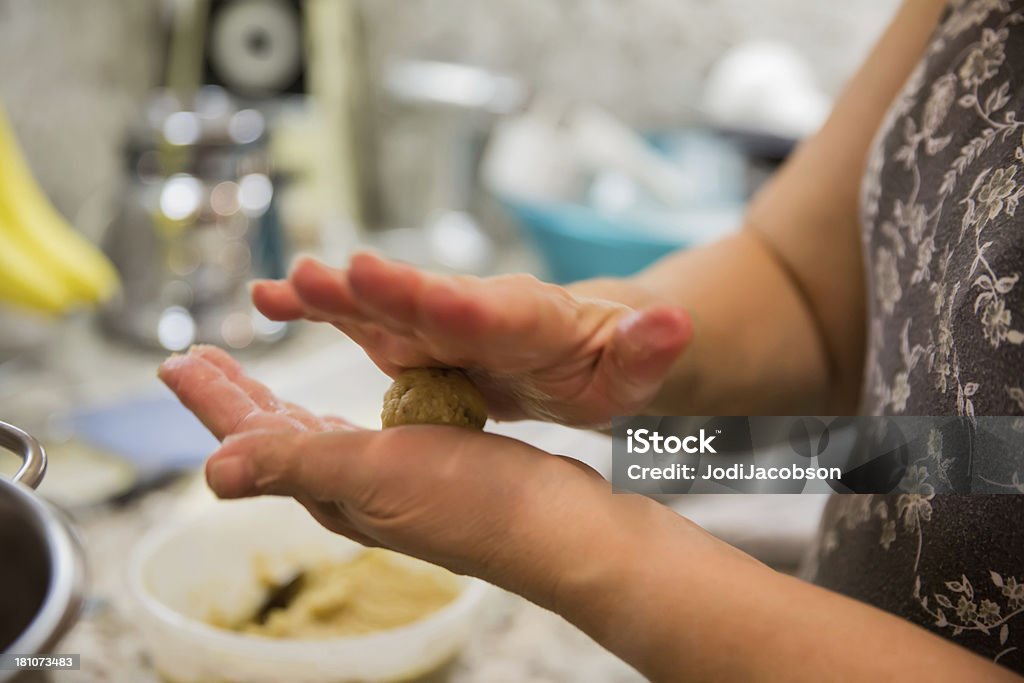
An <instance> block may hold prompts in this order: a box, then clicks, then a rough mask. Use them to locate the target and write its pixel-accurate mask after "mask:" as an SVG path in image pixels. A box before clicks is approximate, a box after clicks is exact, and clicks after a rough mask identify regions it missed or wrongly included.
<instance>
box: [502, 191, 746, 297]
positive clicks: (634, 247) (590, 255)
mask: <svg viewBox="0 0 1024 683" xmlns="http://www.w3.org/2000/svg"><path fill="white" fill-rule="evenodd" d="M502 204H503V205H504V206H505V207H506V208H507V209H508V211H509V212H510V213H511V214H512V215H513V216H514V217H515V218H516V220H517V221H518V222H519V224H520V225H521V226H522V228H523V229H524V231H525V232H526V235H527V237H528V238H529V240H530V241H531V242H532V243H533V244H534V246H536V248H537V250H538V251H539V252H540V255H541V257H542V258H543V260H544V264H545V266H546V267H547V271H548V272H547V275H548V277H549V279H551V280H553V281H555V282H561V283H564V282H573V281H576V280H585V279H588V278H594V277H625V276H628V275H632V274H634V273H636V272H637V271H640V270H643V269H644V268H646V267H647V266H649V265H650V264H652V263H654V262H655V261H657V260H658V259H660V258H661V257H663V256H666V255H667V254H670V253H672V252H674V251H678V250H680V249H685V248H688V247H692V246H696V245H698V244H701V243H704V242H708V241H710V240H712V239H714V238H716V237H719V236H721V235H722V234H725V233H726V232H729V231H731V230H733V229H734V228H735V227H737V226H738V225H739V220H740V218H741V215H742V211H741V207H740V206H736V205H725V206H718V207H705V208H701V209H694V210H692V211H686V212H681V213H665V214H660V213H659V214H648V215H643V214H629V215H621V216H618V215H610V214H605V213H602V212H600V211H598V210H596V209H594V208H591V207H589V206H586V205H583V204H572V203H567V202H536V201H525V200H522V199H511V198H507V197H506V198H503V200H502Z"/></svg>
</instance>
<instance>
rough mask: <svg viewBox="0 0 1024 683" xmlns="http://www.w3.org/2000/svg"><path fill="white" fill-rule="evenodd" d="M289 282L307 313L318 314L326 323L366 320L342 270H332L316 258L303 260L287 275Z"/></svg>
mask: <svg viewBox="0 0 1024 683" xmlns="http://www.w3.org/2000/svg"><path fill="white" fill-rule="evenodd" d="M288 283H289V284H290V285H291V287H292V291H293V293H294V295H295V296H296V297H297V298H298V299H299V301H300V302H301V303H302V305H303V307H304V308H305V309H306V310H307V311H309V310H313V311H316V312H317V313H318V314H320V315H321V317H322V318H324V319H326V320H332V321H333V320H335V319H338V318H343V319H346V320H365V319H366V316H365V315H364V314H363V312H362V311H361V310H360V307H359V306H358V304H357V302H356V300H355V295H354V294H353V292H352V290H351V289H350V288H349V282H348V277H347V275H346V273H345V271H343V270H338V269H336V268H331V267H329V266H327V265H324V264H323V263H320V262H319V261H317V260H315V259H311V258H303V259H300V260H299V262H298V263H297V264H296V265H295V268H294V270H292V273H291V275H289V276H288Z"/></svg>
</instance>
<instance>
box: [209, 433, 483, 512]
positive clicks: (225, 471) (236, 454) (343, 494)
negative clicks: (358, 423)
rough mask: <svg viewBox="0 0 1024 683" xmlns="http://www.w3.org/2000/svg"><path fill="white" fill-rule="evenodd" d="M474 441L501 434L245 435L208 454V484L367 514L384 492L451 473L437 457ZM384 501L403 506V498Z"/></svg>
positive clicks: (239, 494) (228, 491)
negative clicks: (332, 503) (415, 453)
mask: <svg viewBox="0 0 1024 683" xmlns="http://www.w3.org/2000/svg"><path fill="white" fill-rule="evenodd" d="M480 438H489V439H495V438H500V437H494V436H493V435H485V434H483V433H478V432H470V431H468V430H459V429H453V428H450V427H449V428H446V427H436V426H434V427H430V426H415V427H400V428H395V429H392V430H386V431H383V432H379V431H373V430H352V431H332V432H321V433H309V432H303V433H295V432H289V431H283V430H260V431H250V432H245V433H241V434H237V435H234V436H232V437H231V438H230V439H226V440H225V441H224V443H223V444H222V445H221V447H220V448H219V449H218V450H217V452H216V453H214V454H213V455H212V456H210V458H209V460H208V461H207V467H206V475H207V482H208V483H209V485H210V488H211V489H213V491H214V492H215V493H216V494H217V495H218V496H220V497H222V498H243V497H248V496H256V495H263V494H273V495H290V496H305V497H309V498H312V499H313V500H323V501H341V502H345V503H351V504H353V505H355V506H357V507H360V509H363V510H364V511H365V507H366V506H369V505H370V504H371V502H372V501H376V500H377V499H378V496H379V495H380V494H381V492H382V491H386V490H389V489H402V488H403V486H404V484H405V483H408V482H410V481H415V480H416V479H417V478H422V477H423V476H425V473H426V472H427V471H431V472H434V474H436V475H437V476H438V477H442V476H455V475H454V474H452V473H450V472H449V473H445V472H444V471H436V470H435V467H437V466H438V464H439V460H440V459H443V458H448V457H451V455H450V454H451V452H452V451H454V450H457V449H458V448H459V447H461V446H464V445H466V443H467V441H471V440H473V439H480ZM417 448H420V449H423V450H422V452H421V453H420V455H423V454H429V455H428V456H426V457H416V458H410V457H409V455H410V453H411V452H412V451H413V450H415V449H417ZM440 469H441V470H444V468H443V467H441V468H440ZM388 498H389V499H397V500H399V501H401V500H404V495H402V494H401V493H400V494H398V495H397V496H388Z"/></svg>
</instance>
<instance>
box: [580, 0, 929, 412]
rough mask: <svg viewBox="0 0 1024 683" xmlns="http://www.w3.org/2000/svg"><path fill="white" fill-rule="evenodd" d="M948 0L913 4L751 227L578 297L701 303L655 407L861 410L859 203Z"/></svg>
mask: <svg viewBox="0 0 1024 683" xmlns="http://www.w3.org/2000/svg"><path fill="white" fill-rule="evenodd" d="M943 6H944V3H943V2H942V1H941V0H908V1H907V2H905V3H904V5H903V6H902V7H901V9H900V10H899V12H898V14H897V15H896V17H895V18H894V19H893V21H892V22H891V24H890V26H889V28H888V30H887V31H886V32H885V34H884V35H883V36H882V38H881V39H880V40H879V42H878V44H877V45H876V46H875V49H874V51H873V52H872V54H871V55H870V57H869V58H868V59H867V61H866V62H865V64H864V65H863V66H862V67H861V69H860V71H859V73H857V75H856V76H855V77H854V78H853V79H852V80H851V82H850V83H849V84H848V86H847V87H846V89H845V91H844V92H843V94H842V95H841V97H840V98H839V100H838V101H837V103H836V106H835V108H834V110H833V112H832V115H831V116H830V117H829V119H828V121H827V122H826V123H825V125H824V126H823V127H822V129H821V130H820V131H819V132H818V133H817V135H815V136H814V137H813V138H812V139H810V140H808V141H807V142H806V143H804V144H803V145H801V147H800V148H799V149H798V151H797V152H796V153H795V154H794V155H793V157H792V158H791V159H790V160H789V161H787V163H786V164H785V165H784V166H783V168H782V169H781V170H780V171H779V172H778V173H777V174H776V175H775V176H774V177H773V178H772V180H771V181H770V182H769V183H768V184H767V185H766V186H765V187H764V188H763V189H762V190H761V192H760V193H759V194H758V195H757V196H756V197H755V199H754V201H753V202H752V204H751V206H750V208H749V211H748V213H747V216H746V221H745V226H744V229H743V231H742V232H741V233H739V234H738V235H736V236H733V237H730V238H728V239H727V240H724V241H723V242H720V243H716V244H713V245H710V246H709V247H707V248H704V249H698V250H694V251H690V252H682V253H679V254H676V255H673V256H671V257H668V258H666V259H665V260H663V261H661V262H660V263H658V264H656V265H654V266H653V267H651V268H650V269H648V270H646V271H644V272H643V273H641V274H640V275H638V276H636V277H635V278H633V279H631V280H627V281H616V280H597V281H591V282H583V283H579V284H577V285H574V286H573V287H571V289H572V291H574V292H576V293H581V294H588V295H600V296H604V297H606V298H610V299H616V300H626V301H627V302H629V303H630V304H632V305H634V306H642V305H646V304H648V303H649V302H650V301H653V300H658V299H667V300H670V301H672V302H673V303H678V304H681V305H683V306H685V307H686V308H687V309H689V310H690V311H691V312H692V314H693V317H694V321H695V334H694V338H693V341H692V342H691V344H690V346H689V347H688V349H687V352H686V353H685V354H683V355H682V356H681V357H680V358H679V360H678V362H677V364H676V366H675V368H674V370H673V372H672V374H671V376H670V378H669V380H668V381H667V382H666V383H665V385H664V386H663V387H662V389H661V391H660V393H659V394H658V396H657V398H656V399H655V400H654V402H653V403H652V404H651V405H650V406H649V407H648V410H649V411H650V412H654V413H679V412H693V413H698V414H766V413H767V414H784V413H793V414H799V413H807V412H814V411H816V410H826V411H829V412H837V413H847V412H851V411H853V410H854V409H855V408H856V401H857V397H858V391H859V386H860V380H861V369H862V364H863V356H864V344H865V336H866V331H865V317H866V313H865V299H864V273H863V255H862V249H861V244H860V237H859V219H858V213H859V212H858V196H859V188H860V180H861V175H862V173H863V168H864V164H865V160H866V155H867V151H868V148H869V146H870V143H871V140H872V138H873V137H874V135H875V132H876V130H877V129H878V127H879V125H880V123H881V121H882V118H883V116H884V115H885V111H886V109H887V107H888V105H889V103H890V102H891V101H892V99H893V97H894V96H895V95H896V93H897V92H898V90H899V88H900V87H901V86H902V84H903V82H904V81H905V80H906V78H907V76H908V75H909V73H910V71H911V70H912V69H913V67H914V65H915V64H916V62H917V61H918V59H919V58H920V56H921V54H922V52H923V49H924V47H925V45H926V43H927V40H928V37H929V35H930V34H931V32H932V30H933V29H934V26H935V24H936V22H937V20H938V17H939V15H940V14H941V11H942V8H943Z"/></svg>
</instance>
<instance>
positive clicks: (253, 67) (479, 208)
mask: <svg viewBox="0 0 1024 683" xmlns="http://www.w3.org/2000/svg"><path fill="white" fill-rule="evenodd" d="M895 5H896V3H895V1H894V0H858V1H857V2H849V3H821V2H811V1H809V0H802V1H801V0H630V1H629V2H623V1H621V0H556V1H554V2H547V3H539V2H532V1H531V0H492V1H491V2H477V1H474V0H444V1H441V0H133V1H132V2H123V1H121V0H91V1H90V2H75V1H74V0H0V112H5V113H6V118H7V119H8V120H9V124H10V128H11V130H12V131H13V135H14V136H16V139H17V147H20V153H23V155H24V162H25V164H26V166H25V168H27V169H28V170H29V171H30V172H31V174H32V176H33V177H34V182H35V183H37V184H38V187H39V188H41V190H42V192H43V193H44V198H45V200H46V201H48V202H49V203H52V205H53V207H55V208H56V210H57V211H58V212H59V215H60V216H62V217H63V220H66V222H67V223H68V224H69V226H70V227H69V228H68V229H74V230H75V231H77V232H78V233H80V234H83V235H85V236H86V237H87V238H88V239H89V240H90V241H91V242H93V243H94V244H96V245H99V246H100V247H101V248H102V249H103V251H104V252H105V253H106V255H107V257H108V258H109V259H110V262H111V263H112V264H113V266H114V267H115V268H116V270H117V272H118V274H119V279H120V282H121V287H120V290H119V291H118V292H117V293H116V294H115V295H114V296H113V297H112V298H110V299H109V300H107V301H105V302H103V303H102V304H101V305H99V307H98V309H99V310H98V311H93V310H88V307H84V306H82V305H81V301H80V300H78V301H77V302H76V301H72V300H69V301H70V303H68V304H67V305H66V306H64V305H63V304H62V303H61V301H63V299H61V298H60V296H59V293H57V294H54V297H56V299H54V298H53V297H51V298H50V299H46V301H48V302H49V304H47V305H48V306H49V307H50V309H51V312H50V313H48V314H43V313H40V312H39V311H38V310H34V309H38V308H40V307H41V305H40V304H39V302H38V301H37V302H36V303H35V304H33V303H32V300H30V299H26V298H25V297H24V296H22V295H19V294H17V293H15V294H11V293H10V291H11V290H6V291H7V292H8V293H7V296H6V300H5V299H4V292H5V290H4V288H3V287H2V286H0V421H5V422H10V423H13V424H16V425H19V426H21V427H22V428H24V429H26V430H28V431H29V432H32V433H33V434H35V435H36V436H37V437H38V438H39V439H40V440H42V442H43V444H44V446H46V447H47V448H48V450H49V452H50V455H51V466H50V471H49V472H48V473H47V476H46V479H45V481H44V483H43V484H42V485H41V487H40V493H41V494H42V495H43V496H44V497H46V498H47V499H49V500H50V501H52V502H54V503H56V504H58V505H60V506H61V507H62V508H63V509H65V510H67V511H69V512H70V513H71V515H72V517H73V520H74V523H75V525H76V527H77V528H78V529H79V532H80V533H81V535H82V537H83V539H84V547H85V554H86V560H87V564H88V566H89V567H90V573H91V575H92V583H91V588H90V590H89V593H88V595H89V599H88V601H87V602H86V605H87V608H86V611H85V614H84V615H83V616H82V618H81V619H80V620H79V621H78V624H77V625H76V626H75V627H74V629H73V630H72V631H71V633H70V635H68V636H67V637H66V638H65V640H64V642H63V644H62V645H61V647H60V650H61V651H67V652H81V653H82V654H83V671H82V672H80V674H78V675H77V677H73V678H66V679H59V680H89V681H91V680H126V681H127V680H131V681H146V680H156V678H155V673H154V664H153V662H154V660H153V653H152V647H151V646H150V645H147V643H146V642H145V640H144V639H141V638H139V636H138V633H137V630H138V629H137V627H136V626H137V624H136V621H135V617H133V616H132V615H133V612H132V609H131V607H130V606H129V605H128V604H127V603H126V602H124V596H123V595H121V593H123V591H121V590H120V587H121V581H122V578H123V564H124V554H125V551H126V549H128V548H130V547H131V546H132V544H133V543H135V541H136V540H137V539H138V538H140V537H142V536H144V535H145V534H146V532H147V531H148V530H149V528H150V527H151V526H153V525H154V524H155V523H157V522H159V521H160V520H162V519H164V518H166V517H169V516H173V515H174V514H177V513H176V512H175V511H178V510H181V509H184V507H188V506H192V505H201V504H202V505H205V504H209V501H208V500H207V497H208V496H207V494H206V493H205V490H204V489H203V487H202V484H201V482H200V481H199V480H198V479H197V477H196V476H195V473H196V472H197V471H198V468H199V467H200V465H201V463H202V461H203V458H204V456H205V455H206V454H207V453H208V452H209V450H210V449H211V448H212V445H213V444H212V441H211V439H210V438H209V437H208V436H207V435H205V433H204V432H203V431H202V429H201V428H200V427H199V426H198V425H197V423H195V421H194V420H193V419H192V418H191V417H190V416H189V415H187V414H185V413H184V412H183V411H182V410H181V409H180V408H178V407H177V405H176V404H175V403H174V402H173V401H172V400H170V399H169V395H168V394H167V393H166V392H165V391H164V390H162V388H161V387H160V386H159V385H158V383H157V381H156V380H155V377H154V371H155V367H156V364H157V363H158V362H159V360H160V358H162V357H163V356H164V355H166V353H168V352H170V351H177V350H181V349H184V348H186V347H187V346H189V345H190V344H192V343H194V342H208V343H214V344H217V345H219V346H222V347H225V348H228V349H230V350H233V351H237V352H238V353H239V358H240V359H241V360H242V361H243V362H244V363H245V364H246V366H247V367H248V368H250V369H251V370H252V371H253V373H254V374H255V375H256V376H258V377H260V378H261V379H263V380H264V381H266V382H267V383H268V384H270V385H271V386H272V388H274V389H275V390H277V391H278V392H279V393H281V394H282V395H284V396H286V397H287V398H290V399H293V400H297V401H301V402H304V403H306V404H309V405H310V406H311V407H313V408H315V409H320V410H325V411H327V410H330V411H334V412H339V413H342V414H344V415H346V416H347V417H349V418H350V419H353V420H354V421H356V422H358V423H361V424H364V425H366V426H370V427H375V426H377V424H378V422H377V411H378V410H379V396H380V394H381V393H382V392H383V390H384V388H385V387H386V386H387V382H388V380H387V378H385V377H384V376H383V375H382V374H381V373H380V372H379V371H377V370H376V369H375V368H374V367H373V366H372V365H371V364H369V362H368V361H367V360H366V359H365V358H364V357H363V355H362V353H361V352H360V350H359V349H358V348H356V347H355V346H354V345H353V344H352V343H351V342H349V341H348V340H346V339H344V338H343V337H342V336H341V335H339V334H338V333H336V332H334V331H333V330H330V329H322V328H321V327H316V326H313V325H293V326H291V327H285V326H283V325H280V324H277V323H272V322H271V321H268V320H266V319H264V318H262V317H261V316H259V315H258V314H257V313H255V312H254V311H253V310H252V309H251V307H250V306H249V304H248V303H247V300H246V289H245V282H246V281H247V280H249V279H251V278H254V277H280V276H282V275H283V274H284V273H286V272H287V269H288V265H289V263H290V262H291V261H292V260H293V259H294V257H295V255H297V254H300V253H312V254H315V255H318V256H319V257H321V258H323V259H325V260H327V261H328V262H330V263H333V264H336V265H343V264H344V263H345V262H346V260H347V258H348V256H349V254H351V253H352V251H353V250H355V249H357V248H365V247H370V248H374V249H377V250H380V251H381V252H383V253H385V254H387V255H390V256H392V257H395V258H400V259H403V260H406V261H410V262H413V263H416V264H417V265H420V266H422V267H425V268H431V269H435V270H445V271H450V272H465V273H473V274H478V275H487V274H494V273H499V272H509V271H521V270H527V271H531V272H535V273H536V274H538V275H539V276H540V277H543V278H546V279H550V280H554V281H569V280H573V279H577V278H583V277H590V276H595V275H625V274H628V273H630V272H633V271H635V270H637V269H639V268H641V267H643V266H644V265H646V264H647V263H649V262H651V261H652V260H654V259H655V258H657V257H658V256H660V255H662V254H664V253H667V252H669V251H671V250H673V249H676V248H686V247H688V246H693V245H697V244H700V243H702V242H705V241H708V240H711V239H714V238H716V237H718V236H720V235H722V234H725V233H727V232H729V231H730V230H733V229H736V228H737V227H738V224H739V220H740V218H741V216H742V212H743V208H744V205H745V202H746V200H747V199H748V197H749V196H750V194H751V193H752V192H753V191H755V190H756V188H757V186H758V185H759V184H760V183H761V182H762V181H763V180H764V178H766V177H767V176H768V175H769V174H770V173H771V172H772V170H773V169H774V168H776V167H777V166H778V164H779V163H781V162H782V161H783V160H784V159H785V157H786V155H787V154H788V153H789V152H790V150H791V149H792V148H793V146H794V145H796V144H798V142H799V140H800V139H801V138H803V137H806V136H807V135H809V134H811V133H813V131H814V130H815V129H816V128H817V127H818V126H819V125H820V123H821V121H822V120H823V118H824V116H825V115H826V114H827V111H828V108H829V106H830V103H831V100H832V98H834V97H835V95H836V94H837V93H838V91H839V89H840V88H841V87H842V84H843V83H844V81H845V80H846V79H847V78H848V77H849V76H850V74H851V73H852V71H853V70H854V69H855V68H856V66H857V65H858V64H859V62H860V61H861V60H862V59H863V57H864V56H865V55H866V53H867V50H868V49H869V47H870V45H871V43H872V42H873V40H874V39H875V38H876V37H877V35H878V34H879V32H880V31H881V29H882V28H883V27H884V25H885V22H886V21H887V19H888V18H889V16H890V15H891V14H892V12H893V11H894V9H895ZM2 126H3V121H2V117H0V127H2ZM2 139H3V138H2V136H0V141H2ZM18 155H19V152H18V151H17V150H16V148H15V147H14V146H11V145H8V147H7V148H6V149H4V148H3V143H2V142H0V156H3V157H4V159H7V161H6V162H3V160H0V170H2V169H3V167H4V166H3V163H16V162H11V161H10V160H9V159H10V158H17V157H18ZM0 182H4V176H3V175H2V174H0ZM19 196H20V195H19V194H17V193H12V192H8V193H7V195H6V196H5V195H4V193H2V192H0V198H2V201H4V202H17V201H18V197H19ZM37 208H38V207H37ZM8 209H9V213H8V214H6V215H7V216H8V225H7V226H5V225H4V224H3V222H2V218H3V216H4V215H5V214H3V213H2V212H0V230H5V229H10V222H11V221H12V220H14V219H11V218H10V216H18V215H34V214H31V213H25V212H23V211H22V210H21V208H20V207H15V208H13V209H11V208H10V207H8ZM48 227H50V228H53V226H52V225H51V226H48ZM58 227H61V226H58ZM54 229H56V228H54ZM55 234H56V233H55ZM2 244H3V243H2V242H0V248H2ZM25 253H26V254H29V255H31V253H33V252H32V250H31V249H29V250H25ZM2 263H3V261H2V260H0V264H2ZM30 265H31V266H32V268H33V272H36V271H38V272H41V273H42V274H43V277H44V279H45V277H47V275H46V272H45V269H44V268H43V265H40V264H31V263H30ZM36 266H38V267H36ZM2 277H3V274H0V278H2ZM55 277H56V276H55ZM44 284H45V283H44ZM0 285H2V282H0ZM17 291H20V290H15V292H17ZM85 298H88V297H85ZM42 307H46V306H42ZM65 309H67V310H65ZM54 311H56V313H54ZM493 428H494V429H495V430H496V431H501V432H503V433H508V434H510V435H513V436H516V437H517V438H522V439H525V440H528V441H530V442H532V443H534V444H536V445H538V446H539V447H542V448H545V449H548V450H552V451H555V452H559V453H566V454H570V455H573V456H576V457H580V458H581V459H583V460H586V461H587V462H589V463H591V464H592V465H594V466H595V467H597V468H598V469H600V470H602V471H607V470H608V466H609V462H608V461H609V457H610V450H611V449H610V444H609V443H608V442H607V441H605V440H604V437H601V436H599V435H593V434H584V433H580V432H576V431H573V430H568V429H563V428H559V427H554V426H551V425H541V424H514V425H496V426H493ZM5 464H6V465H9V468H8V469H5V470H4V471H5V472H8V473H10V472H13V471H14V469H15V468H16V466H17V462H16V461H15V460H14V459H13V458H11V459H9V460H4V459H3V456H2V455H0V465H5ZM671 502H672V504H673V505H675V506H677V507H678V508H679V509H680V511H681V512H683V513H684V514H687V515H688V516H690V517H691V518H693V519H694V520H695V521H697V522H698V523H701V524H703V525H704V526H706V527H707V528H709V529H710V530H712V531H713V532H714V533H718V534H719V535H721V536H723V537H724V538H726V539H727V540H730V541H731V542H734V543H736V544H737V545H739V546H741V547H743V548H744V549H746V550H748V551H751V552H753V553H755V554H756V555H758V556H760V557H762V558H763V559H765V560H766V561H768V562H771V563H773V564H776V565H777V566H780V567H782V568H792V567H794V566H795V565H796V564H797V562H798V560H799V557H800V554H801V553H802V552H803V549H804V547H805V546H806V544H807V542H808V539H809V537H810V535H811V533H812V532H813V530H814V527H815V525H816V519H817V514H818V511H819V510H820V505H821V502H820V501H819V500H817V499H814V498H810V497H805V498H795V497H794V498H790V497H780V496H772V497H767V496H765V497H760V496H742V497H740V496H734V497H728V496H709V497H696V496H691V497H690V498H686V499H682V500H674V501H671ZM5 561H6V560H5ZM496 604H498V606H497V607H495V608H494V609H493V610H492V613H491V614H490V616H489V617H488V619H487V620H486V621H485V622H481V625H480V626H479V630H478V633H477V636H476V637H475V638H474V639H472V641H471V642H470V643H469V644H468V645H467V646H466V650H465V652H464V654H463V656H462V658H461V659H460V660H459V662H460V663H458V664H457V665H456V666H455V667H453V668H450V669H449V670H448V671H447V673H445V674H444V676H445V678H444V679H443V680H452V681H492V682H493V681H505V680H508V681H526V680H530V681H563V680H564V681H575V680H588V681H627V680H636V675H635V673H633V672H632V671H631V670H630V669H629V668H628V667H625V666H624V665H622V664H620V663H618V662H616V661H615V660H614V659H613V658H611V657H610V656H609V655H607V654H606V653H604V652H603V651H601V650H600V649H599V648H598V647H597V646H596V645H593V644H592V643H590V641H589V640H587V639H586V638H585V637H583V636H582V635H581V634H579V633H578V632H576V631H575V630H574V629H572V628H571V627H569V626H568V625H566V624H564V623H563V622H561V621H560V620H559V619H557V618H554V617H552V616H551V615H548V614H546V613H543V612H542V611H540V610H537V609H536V608H533V607H532V606H530V605H528V604H526V603H523V602H522V601H519V600H518V599H516V598H513V597H511V596H503V597H502V598H501V600H499V601H498V603H496Z"/></svg>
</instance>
